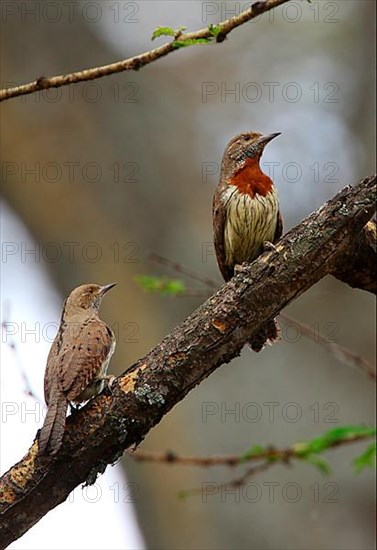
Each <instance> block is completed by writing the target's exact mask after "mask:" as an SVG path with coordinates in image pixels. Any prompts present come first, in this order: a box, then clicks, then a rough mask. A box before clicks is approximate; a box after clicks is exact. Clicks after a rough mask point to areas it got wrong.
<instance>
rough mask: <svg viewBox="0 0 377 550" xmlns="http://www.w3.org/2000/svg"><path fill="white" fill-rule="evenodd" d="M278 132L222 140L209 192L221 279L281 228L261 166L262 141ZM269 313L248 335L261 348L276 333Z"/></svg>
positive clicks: (275, 201) (274, 196)
mask: <svg viewBox="0 0 377 550" xmlns="http://www.w3.org/2000/svg"><path fill="white" fill-rule="evenodd" d="M279 135H280V133H275V134H268V135H263V134H260V133H258V132H245V133H242V134H239V135H237V136H235V137H234V138H233V139H232V140H231V141H230V142H229V143H228V145H227V147H226V149H225V152H224V155H223V159H222V163H221V174H220V182H219V184H218V186H217V188H216V191H215V194H214V197H213V235H214V245H215V252H216V258H217V263H218V265H219V269H220V271H221V274H222V276H223V278H224V280H225V281H229V279H231V278H232V277H233V275H234V273H235V269H236V266H237V265H241V264H242V263H244V262H253V261H254V260H255V259H256V258H257V257H258V256H259V255H260V254H261V253H262V252H263V251H264V250H265V248H266V243H272V244H274V243H276V242H277V241H278V240H279V238H280V237H281V234H282V231H283V222H282V217H281V214H280V207H279V198H278V194H277V190H276V187H275V185H274V183H273V181H272V180H271V178H270V177H269V176H267V174H264V173H263V171H262V169H261V167H260V159H261V157H262V154H263V151H264V148H265V146H266V145H267V143H269V142H270V141H271V140H273V139H274V138H276V137H277V136H279ZM279 332H280V331H279V328H278V326H277V324H276V321H275V320H274V319H271V320H270V321H268V322H266V323H265V324H264V325H263V326H262V327H261V329H260V331H259V332H258V334H255V335H253V336H252V337H251V339H250V341H249V344H250V347H251V348H252V349H253V350H254V351H260V350H261V349H263V347H264V346H265V344H266V342H269V343H272V342H274V341H275V340H277V339H278V338H279Z"/></svg>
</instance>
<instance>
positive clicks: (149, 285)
mask: <svg viewBox="0 0 377 550" xmlns="http://www.w3.org/2000/svg"><path fill="white" fill-rule="evenodd" d="M135 281H136V283H137V284H138V285H139V286H140V287H141V288H142V289H143V290H145V291H146V292H151V293H155V294H164V295H168V296H177V295H178V294H184V293H185V291H186V285H185V283H184V282H183V281H180V280H179V279H169V278H168V277H154V276H152V275H137V276H136V277H135Z"/></svg>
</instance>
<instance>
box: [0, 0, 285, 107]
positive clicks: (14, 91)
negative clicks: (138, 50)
mask: <svg viewBox="0 0 377 550" xmlns="http://www.w3.org/2000/svg"><path fill="white" fill-rule="evenodd" d="M288 1H289V0H264V1H262V0H261V1H259V2H255V4H253V5H252V6H251V7H250V8H248V9H247V10H245V11H243V12H242V13H240V14H239V15H236V16H235V17H232V18H231V19H227V20H225V21H222V22H221V23H219V24H218V25H216V27H217V28H218V29H219V32H217V33H216V35H214V33H213V30H212V29H211V27H210V26H209V27H205V28H203V29H200V30H197V31H195V32H189V33H181V32H179V33H177V36H176V37H175V39H174V40H172V41H171V42H168V43H166V44H163V45H162V46H160V47H159V48H154V49H153V50H149V51H147V52H144V53H142V54H139V55H136V56H134V57H130V58H128V59H123V60H122V61H117V62H115V63H110V64H109V65H102V66H101V67H92V68H89V69H84V70H82V71H76V72H73V73H69V74H64V75H58V76H52V77H49V78H47V77H45V76H40V77H39V78H37V79H36V80H34V81H33V82H29V83H27V84H22V85H20V86H15V87H13V88H4V89H3V90H0V102H1V101H5V100H6V99H10V98H13V97H18V96H23V95H28V94H32V93H35V92H38V91H40V90H47V89H48V88H60V87H62V86H68V85H70V84H75V83H77V82H85V81H87V80H94V79H96V78H102V77H103V76H108V75H111V74H115V73H120V72H123V71H137V70H139V69H140V68H141V67H144V66H145V65H148V64H149V63H152V62H153V61H156V60H157V59H161V58H162V57H165V56H166V55H168V54H169V53H171V52H174V51H176V50H178V49H180V47H181V45H182V43H183V42H186V41H196V40H199V39H209V40H213V41H214V42H223V41H224V40H225V38H226V36H227V35H228V34H229V33H230V32H231V31H232V30H233V29H235V28H237V27H239V26H240V25H243V24H244V23H246V22H247V21H251V19H254V18H255V17H257V16H258V15H261V14H262V13H265V12H267V11H269V10H272V9H273V8H276V7H277V6H280V5H281V4H284V3H286V2H288ZM178 41H179V43H180V45H179V44H177V42H178ZM199 43H200V42H198V44H199Z"/></svg>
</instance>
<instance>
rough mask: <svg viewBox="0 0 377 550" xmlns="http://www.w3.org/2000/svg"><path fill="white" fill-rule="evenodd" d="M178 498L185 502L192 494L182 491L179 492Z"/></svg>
mask: <svg viewBox="0 0 377 550" xmlns="http://www.w3.org/2000/svg"><path fill="white" fill-rule="evenodd" d="M177 496H178V498H179V499H180V500H185V499H186V498H188V497H189V496H190V492H189V491H186V490H185V489H181V490H180V491H178V493H177Z"/></svg>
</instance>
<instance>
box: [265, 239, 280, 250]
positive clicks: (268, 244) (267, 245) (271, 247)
mask: <svg viewBox="0 0 377 550" xmlns="http://www.w3.org/2000/svg"><path fill="white" fill-rule="evenodd" d="M263 250H264V251H265V252H277V250H276V246H275V245H274V244H273V243H271V242H270V241H264V243H263Z"/></svg>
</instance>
